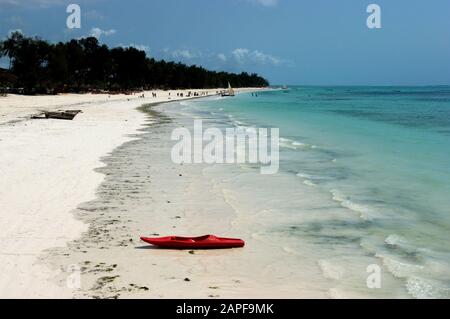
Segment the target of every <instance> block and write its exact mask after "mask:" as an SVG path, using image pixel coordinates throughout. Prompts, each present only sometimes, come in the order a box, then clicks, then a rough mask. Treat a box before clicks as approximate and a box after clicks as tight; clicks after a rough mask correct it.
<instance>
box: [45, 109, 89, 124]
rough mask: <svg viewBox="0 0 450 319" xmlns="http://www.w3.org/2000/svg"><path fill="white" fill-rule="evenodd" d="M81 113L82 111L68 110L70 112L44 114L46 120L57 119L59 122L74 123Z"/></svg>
mask: <svg viewBox="0 0 450 319" xmlns="http://www.w3.org/2000/svg"><path fill="white" fill-rule="evenodd" d="M79 113H81V111H80V110H68V111H57V112H44V115H45V118H46V119H57V120H68V121H72V120H73V119H74V118H75V116H77V115H78V114H79Z"/></svg>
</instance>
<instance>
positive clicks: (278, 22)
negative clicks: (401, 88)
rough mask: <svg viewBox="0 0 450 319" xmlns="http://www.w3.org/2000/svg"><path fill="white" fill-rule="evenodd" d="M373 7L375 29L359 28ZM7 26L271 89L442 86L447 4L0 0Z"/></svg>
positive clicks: (4, 30) (448, 33)
mask: <svg viewBox="0 0 450 319" xmlns="http://www.w3.org/2000/svg"><path fill="white" fill-rule="evenodd" d="M69 3H77V4H79V5H80V6H81V10H82V28H81V29H79V30H68V29H67V26H66V18H67V15H68V14H67V13H66V6H67V5H68V4H69ZM371 3H376V4H378V5H379V6H380V7H381V10H382V11H381V12H382V28H381V29H376V30H375V29H369V28H367V25H366V19H367V17H368V16H369V14H368V13H367V12H366V8H367V6H368V5H369V4H371ZM15 29H20V30H22V31H23V33H25V34H26V35H38V36H41V37H43V38H45V39H48V40H50V41H60V40H68V39H71V38H78V37H81V36H84V35H91V34H93V35H96V36H97V37H99V39H100V41H101V42H104V43H106V44H108V45H110V46H118V45H122V46H136V47H138V48H141V49H145V50H146V51H147V52H148V53H149V55H151V56H153V57H155V58H164V59H166V60H175V61H182V62H184V63H188V64H197V65H203V66H205V67H208V68H210V69H217V70H222V69H223V70H226V71H234V72H240V71H248V72H257V73H259V74H261V75H263V76H265V77H267V78H268V79H269V80H270V81H271V83H277V84H308V85H436V84H450V1H448V0H433V1H423V0H395V1H393V0H371V1H364V0H339V1H333V0H128V1H123V0H70V1H65V0H0V37H6V36H7V35H8V32H10V30H15ZM3 63H4V61H3Z"/></svg>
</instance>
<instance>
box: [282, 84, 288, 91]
mask: <svg viewBox="0 0 450 319" xmlns="http://www.w3.org/2000/svg"><path fill="white" fill-rule="evenodd" d="M281 89H282V90H283V91H287V90H289V88H288V87H287V85H283V86H282V87H281Z"/></svg>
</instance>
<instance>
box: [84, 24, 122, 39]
mask: <svg viewBox="0 0 450 319" xmlns="http://www.w3.org/2000/svg"><path fill="white" fill-rule="evenodd" d="M116 32H117V31H116V30H114V29H110V30H102V29H100V28H97V27H96V28H92V29H91V32H90V33H89V35H90V36H91V37H94V38H97V39H100V37H102V36H105V37H107V36H110V35H113V34H115V33H116Z"/></svg>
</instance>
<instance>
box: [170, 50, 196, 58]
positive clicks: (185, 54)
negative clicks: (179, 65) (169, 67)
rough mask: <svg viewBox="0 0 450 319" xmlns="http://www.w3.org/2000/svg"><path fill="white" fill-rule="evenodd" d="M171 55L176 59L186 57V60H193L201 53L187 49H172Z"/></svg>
mask: <svg viewBox="0 0 450 319" xmlns="http://www.w3.org/2000/svg"><path fill="white" fill-rule="evenodd" d="M171 55H172V57H173V58H174V59H186V60H192V59H195V58H197V57H199V56H201V54H199V53H196V52H192V51H190V50H187V49H182V50H175V51H172V53H171Z"/></svg>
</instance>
